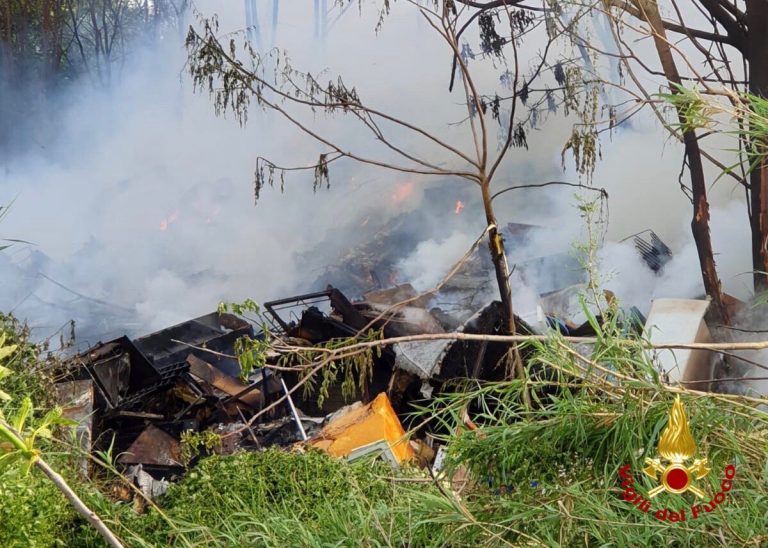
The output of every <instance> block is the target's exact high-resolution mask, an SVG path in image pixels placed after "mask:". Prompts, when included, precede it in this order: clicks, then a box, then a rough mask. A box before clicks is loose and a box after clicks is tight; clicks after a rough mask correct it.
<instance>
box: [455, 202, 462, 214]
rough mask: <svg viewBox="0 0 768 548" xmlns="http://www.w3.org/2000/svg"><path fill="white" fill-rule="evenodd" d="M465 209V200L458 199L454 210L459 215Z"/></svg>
mask: <svg viewBox="0 0 768 548" xmlns="http://www.w3.org/2000/svg"><path fill="white" fill-rule="evenodd" d="M462 209H464V202H462V201H461V200H456V207H454V208H453V212H454V213H455V214H456V215H458V214H459V213H461V210H462Z"/></svg>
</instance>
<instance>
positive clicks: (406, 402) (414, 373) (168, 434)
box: [56, 225, 743, 497]
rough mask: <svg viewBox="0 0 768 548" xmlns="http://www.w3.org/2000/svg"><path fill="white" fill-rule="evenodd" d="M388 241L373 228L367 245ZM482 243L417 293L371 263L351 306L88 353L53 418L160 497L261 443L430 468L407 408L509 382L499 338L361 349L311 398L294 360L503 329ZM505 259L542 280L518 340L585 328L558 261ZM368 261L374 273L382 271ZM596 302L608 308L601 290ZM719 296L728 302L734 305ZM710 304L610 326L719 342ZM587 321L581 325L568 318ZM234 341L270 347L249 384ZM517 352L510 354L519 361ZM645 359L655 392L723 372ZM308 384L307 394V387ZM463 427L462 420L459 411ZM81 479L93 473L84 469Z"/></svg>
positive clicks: (573, 287) (299, 300)
mask: <svg viewBox="0 0 768 548" xmlns="http://www.w3.org/2000/svg"><path fill="white" fill-rule="evenodd" d="M536 230H538V228H537V227H532V226H529V225H508V226H507V227H505V230H504V234H505V237H506V239H507V244H508V245H510V246H511V247H515V246H518V247H519V248H523V247H524V246H525V242H526V239H529V238H531V237H532V235H533V234H535V232H536ZM386 240H387V238H386V235H385V234H383V235H382V238H380V240H379V241H380V242H386ZM650 245H652V246H653V247H652V249H653V250H661V252H660V253H661V255H658V254H657V253H656V252H655V251H649V248H646V247H643V246H638V250H639V251H640V252H641V253H645V254H649V255H652V257H653V261H650V262H648V263H647V264H648V267H649V268H650V269H651V270H653V269H654V267H655V266H657V265H659V266H663V264H662V263H663V257H664V256H665V254H664V249H665V247H664V246H663V244H662V243H660V240H658V238H654V236H651V244H650ZM480 249H482V248H479V249H478V251H477V252H476V253H474V254H472V255H470V256H468V258H467V259H466V261H465V262H464V264H462V265H461V268H460V269H459V270H458V272H457V273H456V275H455V276H453V277H451V278H450V279H449V280H446V281H445V282H444V283H442V284H441V285H440V286H439V287H438V288H437V289H435V290H433V291H430V292H426V293H423V292H419V291H418V290H417V289H415V288H414V286H413V285H412V284H410V283H407V282H405V283H388V284H387V283H382V282H381V279H382V276H381V275H376V274H375V272H376V270H375V269H374V270H369V274H371V272H373V273H374V274H373V275H371V276H369V277H367V278H366V276H365V275H364V272H363V273H362V274H360V275H359V276H352V277H347V278H345V280H346V281H347V282H349V280H350V279H353V280H357V282H356V283H357V284H358V285H357V288H356V289H355V291H356V293H355V294H356V295H357V296H356V297H354V298H350V297H349V296H348V294H347V293H345V292H344V291H342V290H340V289H338V288H336V287H334V286H330V285H329V286H327V287H326V288H325V289H322V290H320V291H314V292H311V293H305V294H300V295H294V296H288V297H283V298H280V299H276V300H273V301H269V302H266V303H264V307H263V310H264V314H263V315H262V317H261V319H262V321H263V322H265V323H263V324H259V325H256V324H254V323H251V322H250V321H248V320H246V319H244V318H242V317H240V316H237V315H234V314H228V313H222V312H214V313H210V314H207V315H204V316H201V317H198V318H194V319H191V320H188V321H185V322H182V323H179V324H176V325H173V326H170V327H167V328H165V329H161V330H159V331H156V332H153V333H150V334H148V335H145V336H141V337H137V338H131V337H128V336H125V335H124V336H120V337H118V338H115V339H113V340H110V341H107V342H105V343H98V344H96V345H94V346H93V347H91V348H90V349H88V350H86V351H84V352H82V353H80V354H78V355H76V356H73V357H72V358H71V359H69V360H68V361H66V362H65V365H64V366H63V370H62V371H60V372H59V373H60V374H59V378H60V379H61V382H60V383H59V384H58V385H57V387H56V388H57V395H58V397H59V400H60V402H61V404H62V405H63V407H64V409H65V414H66V416H68V417H70V418H72V419H73V420H75V421H77V422H78V426H77V427H76V429H75V430H76V434H77V439H78V443H79V444H80V446H81V447H82V448H83V449H84V450H85V451H86V452H88V451H99V450H104V449H106V448H109V449H110V450H111V451H112V452H113V454H115V455H119V456H118V458H117V459H116V462H117V464H118V466H121V467H122V468H123V469H124V471H125V472H126V474H127V477H129V478H131V480H132V481H133V482H134V483H135V484H136V486H137V488H138V489H140V490H141V491H142V492H143V493H144V494H145V495H146V496H148V497H154V496H159V495H160V494H161V493H163V492H164V491H165V489H166V488H167V485H168V482H170V481H174V480H175V479H177V478H179V477H180V476H181V475H183V474H184V473H185V471H186V470H187V469H189V467H190V466H194V464H195V462H196V461H197V460H198V459H199V458H200V457H202V456H205V455H207V454H212V453H216V454H230V453H233V452H236V451H259V450H262V449H264V448H266V447H270V446H280V447H285V448H289V447H305V448H306V447H314V448H317V449H320V450H323V451H326V452H328V453H329V454H331V455H333V456H336V457H339V458H348V459H355V458H361V457H363V456H366V455H375V456H378V457H380V458H382V459H384V460H386V461H388V462H390V463H391V464H392V465H393V466H400V465H403V464H404V463H406V462H408V461H413V462H415V463H417V464H418V465H420V466H433V464H434V463H433V460H434V458H435V455H439V454H440V453H441V450H440V447H439V446H438V444H437V442H435V441H434V440H435V437H434V436H433V435H432V434H433V432H431V430H430V428H431V426H430V425H426V426H425V425H423V424H422V425H420V427H419V428H417V429H415V430H413V429H412V428H413V427H414V426H415V424H414V419H413V412H414V411H416V410H417V409H418V408H419V407H420V406H424V405H425V404H427V403H429V401H430V400H431V399H433V398H434V397H436V396H437V395H439V394H441V393H443V392H445V391H448V390H456V388H457V386H460V382H461V381H462V380H463V379H472V380H473V381H475V382H477V381H497V380H502V379H507V378H510V376H511V368H510V367H509V364H508V360H507V356H508V350H509V347H508V345H507V344H505V343H500V342H496V341H482V340H471V341H468V340H456V339H439V338H437V339H435V340H428V341H413V342H399V343H395V344H390V345H386V346H383V347H382V348H381V350H380V351H377V352H374V353H373V354H372V356H371V362H370V370H358V371H356V372H355V373H356V376H355V377H354V378H352V379H351V380H350V377H348V376H347V377H344V378H342V377H338V378H335V379H333V378H329V379H328V380H327V381H326V380H323V381H321V387H320V388H319V389H318V386H317V381H316V380H315V381H312V380H311V379H310V380H308V378H307V377H306V369H305V368H302V367H300V366H301V365H306V363H311V360H310V362H306V360H307V358H306V357H305V358H302V355H301V350H302V349H310V348H317V347H318V346H322V345H327V344H329V343H330V344H333V343H334V342H335V341H341V340H344V339H348V338H351V337H359V336H360V335H361V334H363V333H370V332H371V330H374V331H375V332H378V333H380V335H381V336H383V337H385V338H391V337H403V336H410V335H436V336H439V335H440V334H443V333H450V332H459V333H472V334H487V335H493V334H503V333H504V332H505V322H504V313H503V309H502V306H501V303H500V302H498V301H495V300H483V298H484V297H485V296H487V295H488V292H485V291H483V289H482V288H483V287H484V286H485V284H486V283H487V279H488V277H489V275H488V272H489V270H490V269H491V268H492V267H491V265H489V264H488V260H487V257H486V255H487V253H483V252H482V251H480ZM359 251H360V253H362V255H363V256H362V257H361V256H358V257H354V256H350V262H349V264H347V265H346V266H345V267H346V268H348V269H349V270H350V271H354V267H353V265H361V264H364V263H365V261H366V259H365V257H369V256H371V255H370V253H371V252H372V249H368V250H359ZM518 264H519V268H520V271H521V274H522V275H524V276H525V277H526V279H528V280H529V281H535V278H536V276H537V275H540V277H546V278H547V283H545V284H539V285H538V287H539V289H538V290H534V292H535V295H534V299H533V300H534V301H535V303H536V309H535V311H534V312H533V313H531V314H528V315H527V316H522V315H518V316H515V318H514V319H515V324H516V326H517V331H518V333H521V334H531V335H533V334H545V333H549V332H552V331H553V330H554V331H559V332H560V333H563V334H566V335H572V336H586V337H588V336H594V335H595V334H596V332H595V329H596V325H597V326H599V325H600V323H601V322H602V316H601V315H600V310H599V309H595V310H587V311H585V309H584V308H583V307H584V300H583V299H582V298H581V295H583V293H584V290H585V286H584V284H583V282H582V281H583V279H584V276H585V273H584V272H583V271H582V270H579V269H577V268H576V267H574V265H573V262H572V260H571V259H570V258H566V257H563V255H562V254H560V253H552V254H550V255H540V256H538V257H527V258H526V260H523V261H521V262H520V263H518ZM368 266H371V265H368ZM374 266H376V265H374ZM376 267H377V268H378V267H381V268H384V269H385V270H384V272H387V271H388V269H390V268H393V263H386V262H385V263H378V266H376ZM366 268H367V267H366ZM548 269H549V270H552V269H554V270H558V271H559V272H560V274H559V276H549V275H546V274H544V272H545V271H546V270H548ZM531 286H532V287H537V286H536V284H534V283H532V284H531ZM603 297H604V299H605V302H606V303H608V304H610V305H611V306H615V303H616V302H617V300H616V298H615V297H614V296H613V295H612V294H611V293H610V292H605V293H604V294H603ZM729 302H731V306H733V307H736V306H738V305H739V304H740V303H739V302H738V301H736V300H735V299H732V300H731V301H729ZM741 304H742V305H743V303H741ZM708 308H709V302H708V301H707V300H690V299H676V300H675V299H659V300H656V301H655V302H654V304H653V307H652V308H651V312H650V314H649V315H648V318H647V320H646V319H645V318H644V317H643V315H642V314H641V313H640V311H639V310H637V309H635V308H630V309H627V310H623V311H620V318H621V325H622V326H623V328H624V329H626V330H627V332H628V333H629V332H633V333H634V334H635V335H636V336H641V335H642V336H644V337H646V338H648V339H649V340H651V341H652V342H669V341H673V342H678V343H679V342H707V341H710V340H712V339H713V338H716V337H720V330H719V329H718V328H717V327H716V326H713V328H712V329H710V326H709V325H708V323H707V322H708V319H707V318H708V316H707V311H708ZM586 312H588V313H589V316H590V321H585V320H584V319H583V318H582V317H581V316H580V313H581V314H582V315H583V314H585V313H586ZM709 321H710V323H711V320H709ZM595 322H597V323H595ZM243 337H248V338H250V339H252V340H262V341H264V342H267V343H269V344H268V345H267V346H266V347H267V348H269V349H270V350H269V351H267V352H266V354H264V356H263V357H264V362H263V363H259V364H257V365H258V366H257V367H255V368H254V369H253V370H252V371H249V372H248V374H247V375H243V369H242V367H241V362H240V360H239V359H238V356H237V351H236V349H237V344H238V341H239V340H241V339H242V338H243ZM586 350H589V349H588V348H587V349H586ZM297 351H298V352H297ZM530 357H531V356H530V354H528V353H527V351H523V353H522V359H523V360H524V362H528V361H529V360H530ZM302 359H304V360H305V362H302V361H301V360H302ZM649 359H651V360H653V362H654V363H655V364H656V365H657V367H658V370H659V374H660V375H661V377H662V378H663V379H664V380H665V381H666V382H669V383H677V384H681V385H683V386H686V387H690V388H694V389H697V390H706V389H715V388H717V387H720V388H722V387H723V386H724V385H723V384H722V383H718V380H717V377H718V376H719V377H722V376H723V375H724V374H725V373H724V371H725V369H724V367H726V365H727V364H725V363H724V362H721V361H718V360H716V359H713V357H712V354H711V353H707V352H703V351H690V350H687V351H672V350H665V351H663V352H657V353H653V354H649ZM332 365H333V366H334V367H336V366H338V365H339V364H332ZM529 365H530V367H529V370H530V371H532V374H535V375H536V376H537V377H538V378H548V375H551V372H549V371H547V370H546V368H544V367H543V366H542V365H540V364H529ZM295 366H299V367H295ZM353 376H354V375H353ZM311 382H315V389H314V390H307V389H306V388H305V387H306V386H307V385H309V384H310V383H311ZM612 382H615V379H613V381H612ZM350 383H351V384H352V385H354V388H351V387H350ZM469 412H471V410H470V411H469ZM466 420H467V421H468V422H467V424H468V425H472V421H471V418H470V417H469V416H467V418H466ZM406 432H408V434H407V435H406ZM82 473H83V474H92V473H94V470H93V469H92V467H91V466H90V465H89V461H88V460H87V459H84V460H83V466H82Z"/></svg>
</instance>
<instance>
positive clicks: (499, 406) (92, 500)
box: [0, 319, 768, 547]
mask: <svg viewBox="0 0 768 548" xmlns="http://www.w3.org/2000/svg"><path fill="white" fill-rule="evenodd" d="M639 344H640V342H639V341H637V340H634V339H632V338H631V337H630V338H628V337H627V336H626V334H624V333H623V332H622V331H621V329H620V326H619V325H618V323H617V322H613V321H612V320H610V319H609V320H608V321H607V323H606V324H605V326H604V327H601V328H600V330H599V332H598V343H597V344H596V345H595V347H594V348H593V349H591V351H590V354H589V356H588V357H586V358H584V357H582V358H579V357H578V356H577V355H576V354H575V353H574V351H573V350H572V349H571V348H570V347H569V346H568V345H566V344H565V343H564V341H563V340H562V339H561V338H560V337H558V336H556V335H553V336H552V338H550V339H549V340H547V341H546V342H540V343H536V344H535V345H534V346H533V348H532V352H533V356H534V359H533V362H532V366H534V367H535V366H540V365H546V366H548V368H549V370H550V371H555V372H556V374H553V375H550V376H548V377H546V378H544V377H542V376H541V375H539V376H535V375H532V377H531V381H530V384H529V387H530V388H531V393H532V396H533V402H534V405H533V407H532V408H531V409H528V408H526V407H525V406H524V405H523V404H522V403H521V402H522V401H523V398H522V397H521V390H522V383H521V382H519V381H510V382H503V383H494V384H483V385H479V384H477V383H474V384H473V383H464V384H463V385H457V386H456V390H455V391H454V392H452V393H446V394H442V395H441V396H440V397H438V398H436V399H435V400H433V401H432V402H431V404H430V405H429V407H427V408H425V409H423V410H422V414H423V416H422V417H421V418H423V419H427V418H429V419H430V420H431V421H432V424H433V426H434V427H435V428H436V429H437V430H438V431H440V432H443V433H444V434H445V435H444V441H445V442H446V443H447V444H448V447H449V458H448V461H447V463H448V470H449V472H452V471H456V470H459V469H460V468H466V469H468V470H469V471H470V473H471V477H472V478H474V480H475V484H474V485H473V486H472V487H471V488H469V489H467V490H465V491H462V492H461V493H460V494H457V493H454V492H453V491H452V490H451V488H450V484H449V482H447V481H442V482H440V483H435V482H434V481H433V480H432V478H431V477H430V476H429V475H428V474H426V473H425V472H424V471H420V470H415V469H404V470H400V471H397V472H395V471H393V470H392V469H390V468H389V467H388V466H385V465H383V464H380V463H379V464H375V463H370V462H356V463H352V464H350V463H346V462H344V461H340V460H336V459H333V458H330V457H328V456H326V455H324V454H321V453H318V452H315V451H310V452H308V453H297V452H286V451H281V450H277V449H270V450H267V451H264V452H260V453H241V454H236V455H232V456H228V457H220V456H216V457H210V458H207V459H204V460H202V461H201V462H200V463H199V465H198V466H197V467H196V468H195V469H193V470H191V471H190V472H189V473H188V474H187V475H186V477H185V478H184V479H183V480H182V481H180V482H179V483H177V484H174V485H172V486H171V489H170V490H169V492H168V494H167V495H166V496H164V497H162V498H161V499H160V500H159V501H158V504H159V506H160V509H161V512H162V513H161V512H158V511H157V510H154V509H150V510H148V511H147V512H146V513H143V514H136V513H135V512H134V511H133V509H132V507H131V505H129V504H125V503H117V502H115V501H113V500H111V499H110V498H109V497H108V496H106V495H104V494H103V493H104V492H109V483H110V482H111V481H114V479H113V478H110V477H106V476H104V475H102V478H101V479H100V480H99V481H100V482H101V485H100V487H101V490H99V489H98V488H97V487H99V486H98V485H94V484H90V483H84V482H82V481H77V480H76V478H74V477H68V479H70V480H71V481H72V484H73V485H74V486H75V487H76V488H77V489H78V492H79V494H80V496H81V497H82V498H83V499H84V500H85V502H86V503H87V504H88V505H89V506H90V507H91V508H93V509H94V510H95V511H96V512H97V513H98V514H99V515H101V516H102V517H103V518H104V519H105V521H106V522H107V523H108V525H109V526H110V527H111V528H112V529H113V530H114V531H115V532H116V533H117V534H118V535H119V536H120V537H121V538H122V539H123V540H124V541H125V542H126V544H127V545H128V546H137V547H138V546H179V547H187V546H233V547H234V546H275V547H278V546H409V547H417V546H425V547H426V546H489V547H491V546H493V547H495V546H505V545H545V546H645V545H661V544H664V545H669V544H671V545H680V546H764V545H766V544H768V536H766V535H767V534H768V533H766V526H765V524H766V523H768V463H767V461H766V455H768V417H767V416H766V414H765V413H764V412H762V411H760V410H758V409H755V407H754V405H755V404H754V402H750V401H748V400H746V399H744V398H740V397H735V396H725V395H716V394H700V393H691V392H684V393H683V402H684V404H685V408H686V412H687V414H688V418H689V421H690V428H691V432H692V434H693V436H694V438H695V440H696V443H697V446H698V451H699V455H700V456H707V457H708V458H709V460H710V466H711V468H712V472H711V473H710V475H709V476H708V477H707V478H705V479H704V480H701V482H700V483H699V486H700V487H702V488H703V489H704V490H705V491H706V492H707V493H708V494H709V495H710V496H711V495H713V494H714V493H716V492H717V491H718V490H719V482H720V480H721V479H722V475H723V470H724V468H725V466H726V465H727V464H728V463H734V464H735V466H736V470H737V476H736V479H735V482H734V488H733V490H732V491H730V492H729V493H728V499H727V504H724V505H721V506H720V507H719V508H718V509H716V511H714V512H712V513H708V514H703V515H701V516H700V517H699V518H698V519H697V520H691V519H690V514H689V519H688V521H686V522H684V523H667V522H660V521H658V520H656V519H655V518H654V517H653V515H652V513H650V514H644V513H642V512H639V511H638V510H637V509H635V508H634V507H633V506H632V505H631V504H630V503H628V502H626V501H624V500H623V498H622V488H621V485H620V483H621V479H620V478H619V475H618V470H619V468H620V467H622V466H623V465H625V464H630V465H631V467H632V470H633V472H632V473H633V475H634V478H635V482H636V485H637V486H638V488H639V490H640V491H641V492H645V491H646V490H647V489H650V488H651V487H652V486H653V485H654V484H653V483H652V480H651V479H650V478H647V477H645V476H644V475H643V474H642V472H641V469H642V467H643V458H644V457H645V456H655V454H656V445H657V443H658V439H659V436H660V433H661V431H662V429H663V428H664V426H665V424H666V421H667V414H668V412H669V409H670V407H671V403H672V401H673V398H674V396H675V395H676V392H675V391H674V390H670V389H668V388H666V387H664V386H662V385H661V384H659V382H658V378H657V375H655V374H654V373H653V370H652V369H651V368H650V366H649V364H648V363H647V362H646V360H645V358H644V355H643V353H642V352H641V350H640V346H639ZM32 358H33V354H29V356H28V359H30V360H31V359H32ZM25 382H28V383H29V384H24V383H22V384H19V386H17V387H16V388H14V390H16V391H18V390H37V389H38V388H39V387H38V386H37V385H36V383H37V381H35V380H34V379H27V381H25ZM464 410H468V412H469V414H470V416H471V418H472V420H473V421H474V422H475V424H477V425H479V426H480V429H479V430H468V429H467V428H466V427H465V426H464V425H463V420H462V416H463V414H464ZM46 458H48V459H49V460H51V461H52V463H53V464H54V466H55V467H56V468H58V469H60V470H62V471H63V472H64V473H65V474H66V473H67V472H68V471H69V470H74V469H75V467H74V466H72V463H73V462H74V461H73V459H74V458H75V457H74V456H73V455H67V454H54V455H51V454H50V453H49V454H47V455H46ZM0 482H1V484H0V495H1V497H0V501H1V502H0V545H2V546H56V545H61V546H86V547H87V546H102V545H103V544H102V541H101V539H99V538H98V537H97V536H96V534H95V532H94V531H93V530H92V529H91V528H89V527H88V526H87V524H85V523H84V522H82V520H81V519H80V518H78V517H76V516H75V515H74V514H73V512H72V511H71V510H69V509H68V508H67V507H66V505H65V504H64V502H63V499H62V498H61V496H60V495H59V494H58V493H57V492H55V490H53V488H52V487H51V486H50V485H48V484H47V482H45V481H44V480H42V478H40V477H39V476H37V475H35V472H34V471H33V473H32V474H31V475H30V476H26V477H22V476H20V475H18V474H16V473H15V472H13V471H11V472H6V473H5V474H4V475H3V476H2V477H0ZM502 486H503V487H502ZM652 503H653V510H656V509H658V508H663V507H669V508H671V509H673V510H679V509H680V508H682V507H690V506H691V505H693V504H695V503H696V500H695V499H694V498H693V495H692V494H690V493H687V494H685V495H683V496H676V495H670V494H665V493H662V494H661V495H659V496H658V497H656V498H655V499H653V501H652Z"/></svg>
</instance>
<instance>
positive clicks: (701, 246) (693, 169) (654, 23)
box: [638, 0, 730, 325]
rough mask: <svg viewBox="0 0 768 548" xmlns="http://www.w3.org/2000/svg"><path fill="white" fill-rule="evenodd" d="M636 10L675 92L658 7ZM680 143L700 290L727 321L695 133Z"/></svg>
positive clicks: (677, 79)
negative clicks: (688, 183)
mask: <svg viewBox="0 0 768 548" xmlns="http://www.w3.org/2000/svg"><path fill="white" fill-rule="evenodd" d="M638 8H639V10H640V12H641V13H642V14H643V15H644V16H645V18H646V21H647V22H648V23H649V24H650V25H651V29H652V30H653V41H654V45H655V46H656V52H657V53H658V55H659V60H660V61H661V66H662V68H663V70H664V75H665V76H666V78H667V81H668V82H669V83H670V87H671V88H672V93H677V88H676V86H680V85H681V84H682V80H681V79H680V74H679V72H678V71H677V66H676V65H675V59H674V57H673V55H672V49H671V48H670V46H669V42H668V41H667V35H666V31H665V30H664V25H663V23H662V19H661V15H660V14H659V10H658V6H657V4H656V3H655V2H653V1H652V0H649V1H643V2H638ZM677 114H678V118H679V120H680V123H681V124H683V126H685V125H686V118H685V115H684V114H683V113H682V111H681V110H679V109H678V111H677ZM683 144H684V145H685V156H686V158H687V161H688V171H689V173H690V176H691V191H692V194H693V218H692V219H691V231H692V232H693V239H694V242H695V243H696V251H697V253H698V256H699V266H700V268H701V276H702V279H703V281H704V290H705V291H706V292H707V295H709V296H710V297H711V298H712V302H713V304H714V312H715V314H716V315H717V316H719V318H718V319H719V320H720V321H722V323H724V324H726V325H727V324H728V323H729V322H730V318H729V317H728V310H727V309H726V308H725V305H724V303H723V295H722V290H721V287H720V278H719V277H718V275H717V269H716V266H715V258H714V253H713V251H712V238H711V236H710V233H709V202H708V201H707V185H706V180H705V178H704V166H703V164H702V161H701V150H700V148H699V141H698V139H697V137H696V132H695V131H693V130H689V131H684V132H683Z"/></svg>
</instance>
